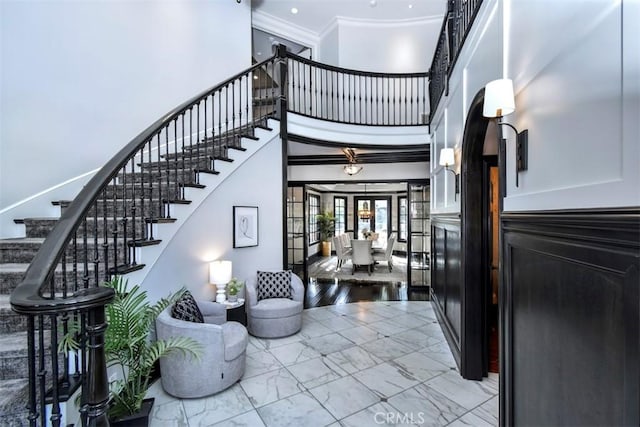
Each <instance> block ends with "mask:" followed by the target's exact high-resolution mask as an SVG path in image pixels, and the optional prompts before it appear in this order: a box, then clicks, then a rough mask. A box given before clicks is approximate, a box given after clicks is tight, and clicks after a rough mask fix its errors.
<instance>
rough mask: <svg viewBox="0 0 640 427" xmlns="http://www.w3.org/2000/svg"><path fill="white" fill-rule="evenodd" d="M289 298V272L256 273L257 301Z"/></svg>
mask: <svg viewBox="0 0 640 427" xmlns="http://www.w3.org/2000/svg"><path fill="white" fill-rule="evenodd" d="M267 298H289V299H290V298H291V270H286V271H258V301H260V300H262V299H267Z"/></svg>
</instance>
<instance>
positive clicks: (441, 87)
mask: <svg viewBox="0 0 640 427" xmlns="http://www.w3.org/2000/svg"><path fill="white" fill-rule="evenodd" d="M481 5H482V0H449V3H448V7H447V14H446V16H445V19H444V21H443V23H442V28H441V29H440V36H439V37H438V44H437V45H436V50H435V53H434V55H433V61H432V62H431V68H430V69H429V74H430V77H431V82H430V84H429V104H430V106H431V112H430V116H429V122H430V121H431V120H432V119H433V114H434V113H435V111H436V109H437V107H438V103H439V102H440V99H441V98H442V95H443V94H444V95H445V96H446V95H448V94H449V77H450V76H451V71H452V70H453V67H454V66H455V63H456V61H457V60H458V56H459V55H460V51H461V50H462V46H463V45H464V41H465V40H466V38H467V35H468V34H469V30H470V29H471V26H472V25H473V21H474V19H475V17H476V15H477V14H478V10H479V9H480V6H481Z"/></svg>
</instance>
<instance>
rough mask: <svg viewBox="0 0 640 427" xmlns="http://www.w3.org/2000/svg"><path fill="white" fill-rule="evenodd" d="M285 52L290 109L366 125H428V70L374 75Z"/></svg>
mask: <svg viewBox="0 0 640 427" xmlns="http://www.w3.org/2000/svg"><path fill="white" fill-rule="evenodd" d="M287 56H288V58H289V61H288V70H287V75H288V79H289V82H288V83H289V84H288V94H287V100H288V109H289V111H290V112H293V113H297V114H302V115H305V116H309V117H313V118H317V119H323V120H329V121H334V122H340V123H350V124H360V125H371V126H416V125H424V124H427V118H428V117H429V99H428V96H427V91H428V86H429V73H403V74H399V73H398V74H392V73H373V72H368V71H357V70H349V69H346V68H340V67H334V66H331V65H326V64H321V63H319V62H315V61H312V60H310V59H305V58H303V57H301V56H297V55H293V54H290V53H289V54H287Z"/></svg>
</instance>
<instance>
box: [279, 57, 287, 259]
mask: <svg viewBox="0 0 640 427" xmlns="http://www.w3.org/2000/svg"><path fill="white" fill-rule="evenodd" d="M276 54H277V55H278V65H279V73H280V75H279V77H280V97H279V100H278V117H279V119H280V140H281V141H282V142H281V144H282V145H281V149H282V215H281V217H282V230H283V231H284V233H282V268H284V269H286V268H287V258H288V249H289V240H288V233H287V216H288V215H287V193H288V191H287V187H288V182H289V175H288V170H287V169H288V158H289V143H288V139H289V138H288V131H287V111H288V109H289V105H288V101H287V95H288V91H289V82H288V71H289V63H288V61H287V47H286V46H285V45H283V44H279V45H278V48H277V51H276Z"/></svg>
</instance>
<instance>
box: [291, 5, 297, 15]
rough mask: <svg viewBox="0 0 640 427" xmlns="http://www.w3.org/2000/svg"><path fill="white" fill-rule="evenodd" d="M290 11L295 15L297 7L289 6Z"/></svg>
mask: <svg viewBox="0 0 640 427" xmlns="http://www.w3.org/2000/svg"><path fill="white" fill-rule="evenodd" d="M291 13H293V14H294V15H295V14H296V13H298V8H297V7H292V8H291Z"/></svg>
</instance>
